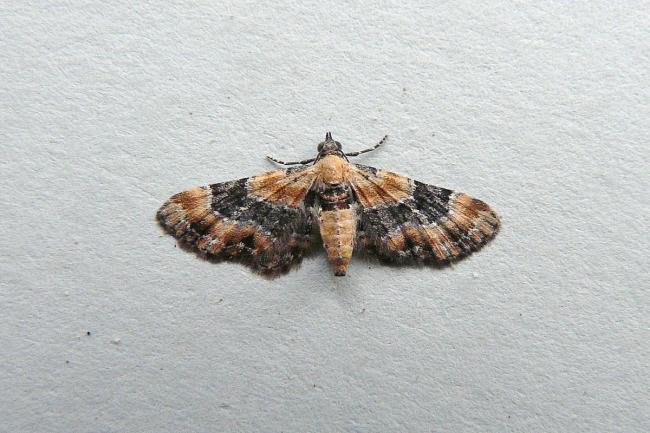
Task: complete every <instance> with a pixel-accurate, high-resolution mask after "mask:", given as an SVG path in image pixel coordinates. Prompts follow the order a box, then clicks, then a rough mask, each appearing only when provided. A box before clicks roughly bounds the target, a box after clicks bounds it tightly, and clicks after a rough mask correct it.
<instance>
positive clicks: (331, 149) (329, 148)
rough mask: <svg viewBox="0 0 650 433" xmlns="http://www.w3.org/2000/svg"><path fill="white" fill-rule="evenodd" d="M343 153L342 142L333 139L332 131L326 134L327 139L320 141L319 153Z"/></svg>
mask: <svg viewBox="0 0 650 433" xmlns="http://www.w3.org/2000/svg"><path fill="white" fill-rule="evenodd" d="M341 153H342V152H341V143H339V142H338V141H334V140H333V139H332V133H331V132H328V133H327V134H325V141H322V142H320V143H318V155H321V156H322V155H339V154H341Z"/></svg>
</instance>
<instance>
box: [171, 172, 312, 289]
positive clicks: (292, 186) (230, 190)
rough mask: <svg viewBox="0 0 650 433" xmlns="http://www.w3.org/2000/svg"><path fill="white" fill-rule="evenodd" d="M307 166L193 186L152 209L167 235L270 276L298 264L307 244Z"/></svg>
mask: <svg viewBox="0 0 650 433" xmlns="http://www.w3.org/2000/svg"><path fill="white" fill-rule="evenodd" d="M312 178H313V175H312V172H311V171H310V170H309V168H305V169H303V170H296V169H291V170H279V171H274V172H270V173H264V174H261V175H259V176H255V177H251V178H244V179H239V180H235V181H231V182H224V183H217V184H213V185H208V186H203V187H197V188H194V189H191V190H188V191H184V192H181V193H179V194H176V195H174V196H172V197H171V198H170V199H169V200H168V201H167V202H166V203H165V204H164V205H163V206H162V207H161V208H160V210H159V211H158V219H159V220H160V222H161V224H162V225H163V226H164V227H165V228H166V229H167V231H168V232H169V233H170V234H172V235H173V236H174V237H176V238H178V239H179V240H181V241H182V242H183V243H184V244H186V245H189V246H192V247H194V248H195V249H197V250H198V251H200V252H201V253H203V254H205V255H207V256H209V257H212V258H215V259H219V260H233V261H239V262H241V263H244V264H246V265H247V266H250V267H251V268H252V269H254V270H255V271H257V272H260V273H262V274H265V275H269V276H275V275H279V274H282V273H286V272H287V271H289V269H290V268H291V267H292V266H293V265H295V264H298V263H300V262H301V261H302V257H303V255H304V254H305V252H306V251H307V250H309V249H310V247H311V244H312V240H313V239H312V217H311V214H310V213H309V212H308V211H307V210H306V208H305V200H306V199H307V195H308V193H309V187H310V186H311V183H312V182H313V179H312Z"/></svg>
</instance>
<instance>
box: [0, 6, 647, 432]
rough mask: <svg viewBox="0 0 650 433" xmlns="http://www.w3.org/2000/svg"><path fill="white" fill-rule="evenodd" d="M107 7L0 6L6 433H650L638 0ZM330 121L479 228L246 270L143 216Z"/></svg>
mask: <svg viewBox="0 0 650 433" xmlns="http://www.w3.org/2000/svg"><path fill="white" fill-rule="evenodd" d="M104 3H105V2H99V1H71V2H56V1H42V2H35V3H34V4H33V5H28V3H27V2H18V1H16V2H10V1H7V2H2V5H1V6H0V35H1V37H0V65H1V66H0V120H1V126H0V147H1V149H2V157H1V158H0V169H1V172H2V179H3V180H2V182H1V183H0V200H1V202H0V205H1V206H0V216H1V223H2V224H1V225H0V233H1V239H2V240H1V241H0V297H1V299H0V316H1V317H2V319H1V320H0V342H1V349H0V350H1V361H2V368H0V424H1V425H0V431H7V432H45V431H47V432H126V431H157V432H178V431H206V432H207V431H245V432H261V431H264V432H305V431H310V432H333V431H340V432H383V431H385V432H406V431H408V432H425V431H426V432H429V431H436V432H438V431H454V432H478V431H491V432H497V431H498V432H507V431H513V432H514V431H517V432H523V431H544V432H556V431H557V432H567V431H579V432H604V431H620V432H623V431H624V432H643V431H646V432H647V431H649V430H650V398H649V394H648V393H649V391H648V390H649V389H650V379H649V377H650V371H649V370H650V369H649V361H648V359H650V320H649V307H650V294H649V293H650V272H649V271H648V268H649V266H650V259H649V257H650V236H649V235H648V225H649V223H650V220H649V219H650V218H649V214H650V198H649V195H648V190H649V188H650V169H649V166H650V145H649V139H650V126H649V123H650V120H649V119H650V105H649V104H650V102H649V101H650V86H649V83H650V72H649V71H650V42H649V41H650V21H649V19H648V13H647V11H648V9H649V8H650V3H649V2H647V1H640V2H636V1H622V2H604V1H576V2H560V1H557V2H543V4H542V5H540V4H538V3H539V2H534V1H524V2H517V3H515V4H513V3H511V2H505V1H504V2H500V1H493V2H482V3H481V4H482V5H478V4H477V2H473V1H469V0H466V1H461V2H441V3H440V4H433V2H430V1H409V2H402V1H381V2H374V1H360V2H331V1H302V2H297V3H296V2H291V1H279V2H268V4H261V2H253V1H232V2H224V3H222V2H219V1H217V2H178V3H175V4H174V5H173V6H172V5H168V6H165V7H161V6H160V5H158V6H154V5H147V4H145V2H109V3H110V5H106V4H104ZM132 3H135V4H136V5H133V4H132ZM405 3H406V4H405ZM644 11H645V12H644ZM326 130H331V131H332V132H333V134H334V136H335V138H337V139H339V140H340V141H342V142H343V143H344V144H345V145H346V148H347V149H348V150H355V149H359V148H362V147H366V146H367V145H370V144H373V143H375V142H376V141H377V140H379V139H380V138H381V137H382V136H383V135H384V134H386V133H388V134H390V136H391V138H390V141H389V143H387V145H386V146H385V147H384V148H382V149H380V150H378V151H376V152H373V153H370V154H367V155H364V156H363V157H360V158H359V159H358V161H359V162H361V163H363V164H367V165H373V166H377V167H384V168H388V169H391V170H394V171H397V172H400V173H403V174H405V175H408V176H410V177H413V178H415V179H418V180H421V181H424V182H428V183H433V184H437V185H440V186H446V187H449V188H453V189H458V190H461V191H465V192H467V193H470V194H472V195H475V196H476V197H479V198H481V199H483V200H485V201H487V202H488V203H490V204H491V205H492V206H493V207H494V208H495V209H496V210H497V211H498V212H499V213H500V214H501V216H502V218H503V229H502V231H501V233H500V234H499V236H497V238H496V239H495V241H494V242H492V243H491V244H490V245H489V246H487V247H486V248H484V249H483V250H482V251H481V252H480V253H478V254H476V255H474V256H473V257H471V258H470V259H468V260H465V261H463V262H460V263H458V264H456V265H454V266H453V267H451V268H447V269H443V270H436V269H410V268H392V267H385V266H382V265H380V264H379V263H376V262H373V261H364V260H361V259H355V260H353V263H352V265H351V267H350V270H349V273H348V276H346V277H344V278H335V277H333V276H332V274H331V271H330V269H329V267H328V264H327V262H326V259H325V256H324V254H323V253H318V254H315V255H314V256H313V257H311V258H309V259H307V260H306V261H305V262H304V264H303V266H302V267H301V268H300V269H298V270H297V271H295V272H292V273H291V274H289V275H287V276H285V277H283V278H279V279H276V280H273V281H268V280H265V279H262V278H260V277H259V276H257V275H254V274H252V273H250V272H249V271H248V270H247V269H246V268H244V267H241V266H239V265H235V264H227V263H226V264H213V263H208V262H205V261H202V260H199V259H197V258H196V257H195V256H194V255H192V254H188V253H186V252H184V251H182V250H181V249H178V248H175V242H174V240H173V239H172V238H171V237H169V236H167V235H164V234H163V233H162V231H161V229H160V228H159V227H158V226H157V224H156V223H155V220H154V215H155V211H156V210H157V208H158V207H159V206H160V204H162V202H163V201H164V200H165V199H167V197H169V196H170V195H171V194H173V193H176V192H178V191H181V190H184V189H187V188H189V187H193V186H196V185H202V184H206V183H212V182H218V181H225V180H230V179H235V178H239V177H244V176H250V175H253V174H255V173H259V172H262V171H266V170H270V169H272V168H274V166H273V165H272V164H271V163H270V162H268V161H266V160H265V159H264V155H265V154H266V153H270V154H273V155H275V156H277V157H280V158H283V159H290V158H306V157H310V156H313V155H314V151H315V145H316V143H317V142H318V141H320V140H321V139H322V137H323V134H324V132H325V131H326Z"/></svg>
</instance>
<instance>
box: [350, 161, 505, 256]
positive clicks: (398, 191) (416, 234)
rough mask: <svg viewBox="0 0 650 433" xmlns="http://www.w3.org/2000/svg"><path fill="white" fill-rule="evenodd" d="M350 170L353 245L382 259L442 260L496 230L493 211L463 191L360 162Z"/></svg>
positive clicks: (464, 253) (467, 251)
mask: <svg viewBox="0 0 650 433" xmlns="http://www.w3.org/2000/svg"><path fill="white" fill-rule="evenodd" d="M355 170H356V172H357V173H356V174H355V175H353V176H351V177H350V182H351V184H352V187H353V189H354V191H355V194H356V196H357V198H358V202H359V204H360V210H359V227H358V237H357V244H356V247H357V249H358V250H365V251H369V252H371V253H375V254H376V255H378V256H379V257H380V258H383V259H385V260H388V261H396V262H405V261H415V262H432V263H441V264H442V263H448V262H450V261H453V260H457V259H460V258H462V257H465V256H467V255H469V254H471V253H472V252H474V251H476V250H478V249H479V248H481V247H482V246H483V245H484V244H485V243H487V242H488V241H489V240H490V239H492V238H493V237H494V235H495V234H496V232H497V231H498V229H499V217H498V216H497V215H496V214H495V213H494V211H492V209H490V207H489V206H488V205H487V204H485V203H484V202H482V201H480V200H477V199H475V198H472V197H470V196H468V195H466V194H463V193H457V192H454V191H451V190H448V189H445V188H440V187H437V186H433V185H427V184H424V183H421V182H418V181H414V180H411V179H408V178H406V177H403V176H400V175H398V174H395V173H390V172H385V171H382V170H376V169H369V168H368V167H364V166H359V165H356V168H355ZM387 179H388V181H387ZM359 180H360V181H359ZM392 198H394V199H393V200H391V199H392Z"/></svg>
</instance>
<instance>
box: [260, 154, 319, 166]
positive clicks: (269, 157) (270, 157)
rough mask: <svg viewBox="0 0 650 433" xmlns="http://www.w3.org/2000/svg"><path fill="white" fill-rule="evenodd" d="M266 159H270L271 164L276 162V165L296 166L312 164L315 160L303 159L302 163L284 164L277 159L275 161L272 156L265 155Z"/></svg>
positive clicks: (291, 162)
mask: <svg viewBox="0 0 650 433" xmlns="http://www.w3.org/2000/svg"><path fill="white" fill-rule="evenodd" d="M266 157H267V158H268V159H270V160H271V161H273V162H276V163H278V164H282V165H298V164H302V165H304V164H309V163H310V162H314V161H315V160H316V158H311V159H303V160H302V161H290V162H285V161H280V160H279V159H275V158H273V157H272V156H269V155H266Z"/></svg>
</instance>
